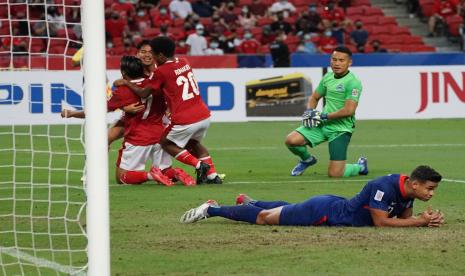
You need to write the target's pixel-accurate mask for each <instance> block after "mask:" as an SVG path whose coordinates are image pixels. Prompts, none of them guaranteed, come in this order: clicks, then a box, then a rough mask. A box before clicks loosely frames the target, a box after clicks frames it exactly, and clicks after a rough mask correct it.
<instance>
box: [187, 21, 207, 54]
mask: <svg viewBox="0 0 465 276" xmlns="http://www.w3.org/2000/svg"><path fill="white" fill-rule="evenodd" d="M203 34H204V27H203V25H200V24H199V25H197V26H195V33H192V34H190V35H189V36H188V37H187V40H186V44H187V46H188V47H189V51H188V54H189V55H191V56H203V55H205V50H206V49H207V39H206V38H205V37H204V36H203Z"/></svg>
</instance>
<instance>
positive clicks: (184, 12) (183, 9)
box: [169, 0, 193, 19]
mask: <svg viewBox="0 0 465 276" xmlns="http://www.w3.org/2000/svg"><path fill="white" fill-rule="evenodd" d="M169 9H170V12H171V17H172V18H181V19H186V17H188V16H189V15H191V14H192V12H193V11H192V5H191V3H190V2H189V1H187V0H173V1H171V3H170V5H169Z"/></svg>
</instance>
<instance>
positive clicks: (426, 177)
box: [410, 165, 442, 183]
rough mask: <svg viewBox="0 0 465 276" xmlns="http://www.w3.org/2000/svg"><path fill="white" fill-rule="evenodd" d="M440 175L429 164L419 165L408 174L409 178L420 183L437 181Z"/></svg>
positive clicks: (439, 179)
mask: <svg viewBox="0 0 465 276" xmlns="http://www.w3.org/2000/svg"><path fill="white" fill-rule="evenodd" d="M441 179H442V176H441V175H440V174H439V173H438V172H437V171H435V170H434V169H433V168H431V167H430V166H426V165H421V166H418V167H416V168H415V169H414V170H413V172H412V173H411V174H410V180H418V181H420V182H422V183H424V182H426V181H432V182H436V183H439V182H440V181H441Z"/></svg>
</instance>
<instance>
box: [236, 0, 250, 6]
mask: <svg viewBox="0 0 465 276" xmlns="http://www.w3.org/2000/svg"><path fill="white" fill-rule="evenodd" d="M250 4H252V0H239V6H241V7H242V6H249V5H250Z"/></svg>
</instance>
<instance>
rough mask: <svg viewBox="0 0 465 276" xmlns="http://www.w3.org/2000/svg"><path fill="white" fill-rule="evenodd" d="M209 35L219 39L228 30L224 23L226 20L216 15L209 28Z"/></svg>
mask: <svg viewBox="0 0 465 276" xmlns="http://www.w3.org/2000/svg"><path fill="white" fill-rule="evenodd" d="M206 29H207V32H208V35H209V36H210V37H211V38H219V37H220V36H221V35H222V34H224V32H226V31H227V30H228V26H227V25H226V24H225V23H224V20H223V19H222V18H221V17H220V16H219V15H218V14H217V13H215V14H214V15H213V16H212V23H211V24H210V25H209V26H207V28H206Z"/></svg>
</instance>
